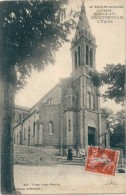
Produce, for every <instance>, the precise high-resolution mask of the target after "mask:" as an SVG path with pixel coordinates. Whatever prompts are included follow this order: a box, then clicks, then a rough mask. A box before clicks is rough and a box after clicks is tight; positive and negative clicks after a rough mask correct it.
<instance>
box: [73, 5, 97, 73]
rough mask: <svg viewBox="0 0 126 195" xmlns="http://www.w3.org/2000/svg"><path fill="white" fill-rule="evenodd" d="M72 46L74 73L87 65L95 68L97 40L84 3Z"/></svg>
mask: <svg viewBox="0 0 126 195" xmlns="http://www.w3.org/2000/svg"><path fill="white" fill-rule="evenodd" d="M71 46H72V47H71V52H72V61H73V62H72V63H73V72H74V71H75V70H76V69H77V68H78V67H79V66H85V65H87V66H90V67H91V68H95V51H96V40H95V37H94V36H93V34H92V31H91V28H90V24H89V22H88V18H87V14H86V10H85V4H84V1H82V5H81V11H80V16H79V20H78V24H77V27H76V32H75V36H74V38H73V40H72V44H71Z"/></svg>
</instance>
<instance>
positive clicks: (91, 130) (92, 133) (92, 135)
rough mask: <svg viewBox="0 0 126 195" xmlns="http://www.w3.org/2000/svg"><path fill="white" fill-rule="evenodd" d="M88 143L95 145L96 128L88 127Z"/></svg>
mask: <svg viewBox="0 0 126 195" xmlns="http://www.w3.org/2000/svg"><path fill="white" fill-rule="evenodd" d="M88 145H93V146H95V128H94V127H88Z"/></svg>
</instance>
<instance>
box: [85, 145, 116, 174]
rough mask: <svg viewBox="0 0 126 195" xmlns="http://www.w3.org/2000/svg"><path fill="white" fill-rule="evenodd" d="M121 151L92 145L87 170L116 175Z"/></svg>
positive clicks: (89, 149) (89, 150)
mask: <svg viewBox="0 0 126 195" xmlns="http://www.w3.org/2000/svg"><path fill="white" fill-rule="evenodd" d="M118 158H119V151H118V150H111V149H106V148H101V147H94V146H90V147H89V148H88V156H87V160H86V165H85V171H89V172H93V173H100V174H106V175H112V176H115V172H116V166H117V163H118Z"/></svg>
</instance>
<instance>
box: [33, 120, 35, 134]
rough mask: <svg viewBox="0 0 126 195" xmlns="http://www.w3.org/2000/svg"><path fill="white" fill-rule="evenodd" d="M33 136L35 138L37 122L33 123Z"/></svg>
mask: <svg viewBox="0 0 126 195" xmlns="http://www.w3.org/2000/svg"><path fill="white" fill-rule="evenodd" d="M33 136H35V122H34V123H33Z"/></svg>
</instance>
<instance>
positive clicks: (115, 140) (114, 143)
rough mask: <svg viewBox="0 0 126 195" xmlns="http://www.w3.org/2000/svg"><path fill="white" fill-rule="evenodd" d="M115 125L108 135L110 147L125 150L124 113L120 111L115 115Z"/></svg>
mask: <svg viewBox="0 0 126 195" xmlns="http://www.w3.org/2000/svg"><path fill="white" fill-rule="evenodd" d="M114 118H115V121H116V123H115V124H114V125H113V132H111V134H110V141H111V142H110V143H111V147H114V148H121V149H123V151H124V149H125V124H124V121H125V112H124V110H121V111H119V112H117V113H116V114H115V117H114Z"/></svg>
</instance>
